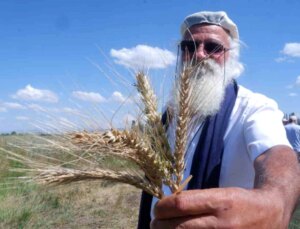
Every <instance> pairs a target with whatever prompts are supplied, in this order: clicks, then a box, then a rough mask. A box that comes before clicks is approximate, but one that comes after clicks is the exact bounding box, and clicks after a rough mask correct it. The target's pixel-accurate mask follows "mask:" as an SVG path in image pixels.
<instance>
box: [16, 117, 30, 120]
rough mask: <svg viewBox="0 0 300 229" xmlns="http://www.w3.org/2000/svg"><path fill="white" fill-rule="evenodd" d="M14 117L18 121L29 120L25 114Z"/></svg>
mask: <svg viewBox="0 0 300 229" xmlns="http://www.w3.org/2000/svg"><path fill="white" fill-rule="evenodd" d="M16 119H17V120H20V121H27V120H29V118H28V117H26V116H17V117H16Z"/></svg>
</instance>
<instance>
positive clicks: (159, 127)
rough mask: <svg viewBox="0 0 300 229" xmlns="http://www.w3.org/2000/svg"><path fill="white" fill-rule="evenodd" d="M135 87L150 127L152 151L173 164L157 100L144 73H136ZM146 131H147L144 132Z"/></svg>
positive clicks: (149, 134)
mask: <svg viewBox="0 0 300 229" xmlns="http://www.w3.org/2000/svg"><path fill="white" fill-rule="evenodd" d="M136 81H137V84H136V87H137V90H138V92H139V93H140V95H141V97H142V101H143V104H144V111H143V112H144V114H145V115H146V117H147V123H148V125H149V127H150V132H149V133H147V134H148V136H149V137H150V136H151V135H152V137H150V139H151V141H152V146H153V147H155V149H154V151H159V152H161V154H160V155H161V156H162V157H166V158H167V159H168V160H171V161H172V162H173V156H172V153H171V150H170V147H169V143H168V139H167V136H166V131H165V128H164V126H163V124H162V122H161V116H160V115H159V113H158V112H157V99H156V96H155V93H154V91H153V89H152V87H151V86H150V82H149V79H148V78H147V77H146V76H145V74H144V73H142V72H138V73H137V74H136ZM146 131H147V130H146Z"/></svg>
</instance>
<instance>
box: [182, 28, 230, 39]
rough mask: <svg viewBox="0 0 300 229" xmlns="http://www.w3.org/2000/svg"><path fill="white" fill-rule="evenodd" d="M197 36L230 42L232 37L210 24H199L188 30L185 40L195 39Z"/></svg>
mask: <svg viewBox="0 0 300 229" xmlns="http://www.w3.org/2000/svg"><path fill="white" fill-rule="evenodd" d="M195 36H204V37H209V38H212V39H213V38H215V39H218V40H224V41H225V40H226V41H229V38H230V35H229V34H228V32H227V31H226V30H225V29H223V28H222V27H220V26H217V25H209V24H204V25H202V24H199V25H193V26H191V27H190V28H189V29H188V30H186V32H185V34H184V36H183V38H184V39H188V38H191V39H193V38H195Z"/></svg>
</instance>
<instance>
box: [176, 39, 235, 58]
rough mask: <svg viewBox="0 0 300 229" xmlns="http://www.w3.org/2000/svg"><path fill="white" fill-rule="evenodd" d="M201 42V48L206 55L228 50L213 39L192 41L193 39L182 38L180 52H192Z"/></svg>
mask: <svg viewBox="0 0 300 229" xmlns="http://www.w3.org/2000/svg"><path fill="white" fill-rule="evenodd" d="M201 43H203V48H204V50H205V52H206V53H207V54H208V55H212V54H219V53H221V52H223V51H228V50H229V49H228V48H225V47H224V46H223V45H221V44H220V43H218V42H214V41H204V42H200V41H193V40H183V41H181V42H180V49H181V51H182V52H186V51H188V52H189V53H191V54H194V53H195V51H196V50H197V49H198V48H199V46H200V44H201Z"/></svg>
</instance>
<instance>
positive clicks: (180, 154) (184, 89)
mask: <svg viewBox="0 0 300 229" xmlns="http://www.w3.org/2000/svg"><path fill="white" fill-rule="evenodd" d="M190 72H191V68H188V67H184V69H183V71H182V73H181V76H180V82H179V83H180V85H179V89H178V90H179V95H180V96H179V113H178V116H177V126H176V143H175V152H174V156H175V168H176V171H175V175H176V179H177V181H176V185H177V187H179V186H180V183H181V182H182V179H183V172H184V167H185V161H184V158H185V157H184V156H185V152H186V144H187V131H188V124H189V121H190V112H189V107H190V92H191V90H190V87H191V85H190Z"/></svg>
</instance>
